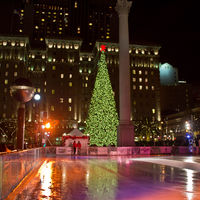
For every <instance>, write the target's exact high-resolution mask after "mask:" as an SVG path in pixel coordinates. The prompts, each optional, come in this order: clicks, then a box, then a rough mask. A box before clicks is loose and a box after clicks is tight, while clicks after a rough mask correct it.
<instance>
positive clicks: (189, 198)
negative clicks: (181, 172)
mask: <svg viewBox="0 0 200 200" xmlns="http://www.w3.org/2000/svg"><path fill="white" fill-rule="evenodd" d="M185 171H186V175H187V183H186V195H187V200H192V197H193V174H194V172H193V170H189V169H185Z"/></svg>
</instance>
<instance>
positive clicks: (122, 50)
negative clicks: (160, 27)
mask: <svg viewBox="0 0 200 200" xmlns="http://www.w3.org/2000/svg"><path fill="white" fill-rule="evenodd" d="M131 4H132V2H129V1H127V0H118V1H117V4H116V7H115V9H116V11H117V12H118V15H119V106H120V107H119V111H120V121H119V126H118V136H117V145H118V146H134V126H133V124H132V123H131V121H130V117H131V98H130V67H129V31H128V14H129V10H130V7H131Z"/></svg>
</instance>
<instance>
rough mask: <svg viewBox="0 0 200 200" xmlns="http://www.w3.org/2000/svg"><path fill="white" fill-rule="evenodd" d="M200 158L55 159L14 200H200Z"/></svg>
mask: <svg viewBox="0 0 200 200" xmlns="http://www.w3.org/2000/svg"><path fill="white" fill-rule="evenodd" d="M198 167H199V157H178V156H177V157H176V156H166V157H148V158H145V157H143V158H136V157H125V156H123V157H119V156H115V157H114V156H113V157H78V156H75V157H65V158H64V157H57V158H47V159H46V160H45V161H44V162H43V164H42V166H41V167H40V169H39V170H38V171H37V172H35V173H34V174H32V175H31V177H29V181H27V182H26V183H24V184H23V183H22V184H21V186H19V187H18V189H17V190H16V191H15V192H13V193H12V194H11V196H10V199H12V200H14V199H15V200H29V199H30V200H35V199H41V200H50V199H52V200H59V199H63V200H115V199H116V200H132V199H134V200H157V199H158V200H182V199H186V200H199V199H200V179H199V178H200V173H199V171H200V170H199V168H198Z"/></svg>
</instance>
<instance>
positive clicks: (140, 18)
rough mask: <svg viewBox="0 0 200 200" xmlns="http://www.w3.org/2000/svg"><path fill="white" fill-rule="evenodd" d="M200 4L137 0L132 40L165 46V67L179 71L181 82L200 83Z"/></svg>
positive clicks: (163, 58)
mask: <svg viewBox="0 0 200 200" xmlns="http://www.w3.org/2000/svg"><path fill="white" fill-rule="evenodd" d="M197 3H198V1H197V0H190V1H184V0H133V3H132V7H131V12H130V15H129V17H130V25H129V29H130V32H131V33H130V34H131V35H130V40H131V41H132V42H133V43H134V42H135V41H140V42H147V43H153V44H158V45H161V46H162V48H161V50H160V55H161V63H164V62H168V63H170V64H171V65H173V66H174V67H176V68H178V69H179V80H186V81H187V82H197V81H198V82H200V74H199V73H198V69H199V67H200V64H199V58H200V56H199V52H200V49H199V48H200V12H199V6H197Z"/></svg>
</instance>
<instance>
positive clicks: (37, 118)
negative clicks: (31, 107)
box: [34, 94, 41, 147]
mask: <svg viewBox="0 0 200 200" xmlns="http://www.w3.org/2000/svg"><path fill="white" fill-rule="evenodd" d="M40 99H41V96H40V94H35V95H34V100H35V103H36V105H35V121H34V125H35V146H36V147H37V146H38V131H39V127H40V109H39V101H40Z"/></svg>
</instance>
